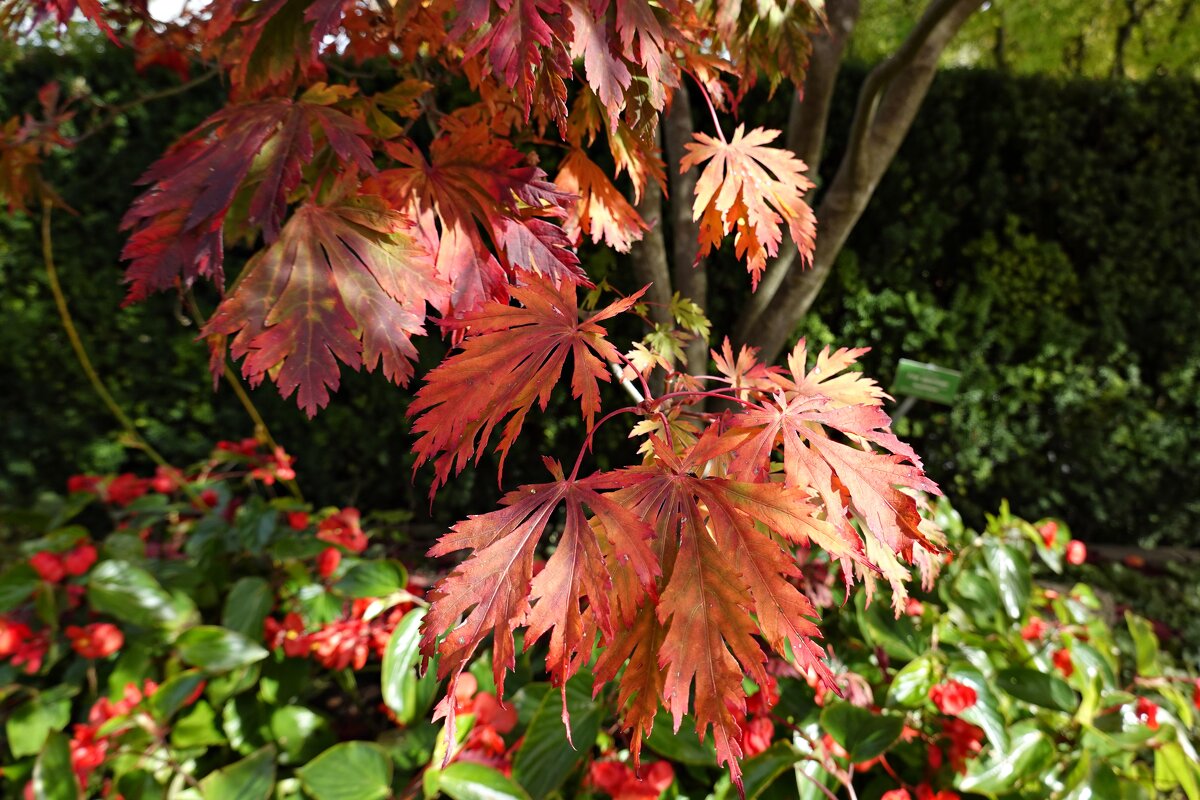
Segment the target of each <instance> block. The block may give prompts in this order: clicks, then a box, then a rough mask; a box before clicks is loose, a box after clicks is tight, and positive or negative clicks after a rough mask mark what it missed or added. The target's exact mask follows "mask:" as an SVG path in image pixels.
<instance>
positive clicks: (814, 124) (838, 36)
mask: <svg viewBox="0 0 1200 800" xmlns="http://www.w3.org/2000/svg"><path fill="white" fill-rule="evenodd" d="M825 14H826V20H827V28H826V31H825V33H823V34H822V35H819V36H816V37H814V38H813V51H812V57H811V58H810V59H809V62H808V73H807V74H806V75H805V78H804V86H803V88H798V89H797V91H796V93H795V94H794V95H793V96H792V108H791V113H790V114H789V115H788V130H787V138H786V142H787V147H788V149H789V150H791V151H792V152H793V153H795V154H796V155H797V157H799V158H800V160H801V161H803V162H804V163H805V164H807V165H808V175H809V177H810V178H811V179H812V180H813V181H814V182H816V181H817V180H818V175H817V172H818V170H819V168H820V166H821V155H822V150H823V149H824V146H825V131H826V129H827V128H828V127H829V110H830V108H832V106H833V95H834V88H835V87H836V85H837V76H838V72H840V71H841V68H842V57H843V55H844V54H845V52H846V44H847V43H848V42H849V41H850V35H851V34H852V33H853V32H854V26H855V25H856V24H857V23H858V14H859V3H858V0H829V2H827V3H826V4H825ZM816 191H817V190H816V189H814V190H813V192H810V193H809V199H810V201H811V198H812V197H813V194H814V193H815V192H816ZM796 256H797V252H796V243H795V242H793V241H792V239H791V237H790V236H787V237H784V240H783V243H782V244H781V245H780V246H779V255H778V256H777V257H776V258H775V260H774V261H772V262H771V263H770V264H769V265H768V266H767V271H766V272H765V273H764V274H763V278H762V280H761V281H760V282H759V284H758V290H757V291H756V292H755V293H754V294H753V295H751V296H750V298H749V300H747V302H746V306H745V308H743V309H742V313H741V316H740V317H739V319H738V324H737V326H736V327H735V328H734V338H735V339H736V340H737V341H739V342H745V341H748V340H749V339H750V331H751V329H752V328H753V327H754V326H755V325H757V324H758V321H759V318H760V317H761V316H762V314H763V312H764V311H766V309H767V306H768V305H769V304H770V302H771V300H772V299H773V298H774V297H775V293H776V292H778V291H779V287H780V285H782V283H783V278H784V276H785V275H787V273H788V270H789V269H791V267H792V264H794V263H795V261H796Z"/></svg>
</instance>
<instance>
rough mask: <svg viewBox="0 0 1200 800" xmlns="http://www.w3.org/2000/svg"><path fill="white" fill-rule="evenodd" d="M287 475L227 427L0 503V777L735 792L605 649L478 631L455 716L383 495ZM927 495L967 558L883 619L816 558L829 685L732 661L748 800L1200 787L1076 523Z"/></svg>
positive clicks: (339, 788) (13, 785)
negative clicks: (201, 452)
mask: <svg viewBox="0 0 1200 800" xmlns="http://www.w3.org/2000/svg"><path fill="white" fill-rule="evenodd" d="M292 478H294V470H293V468H292V465H291V459H290V458H289V457H288V456H287V455H286V454H284V453H283V452H282V451H278V450H276V451H272V450H271V449H270V448H268V447H264V446H261V445H260V444H259V443H258V442H256V441H254V440H247V441H242V442H223V443H221V444H220V445H219V446H218V447H217V449H216V450H215V451H214V452H213V454H212V456H211V457H210V458H208V459H206V460H205V461H204V462H202V463H200V464H197V465H194V466H193V467H191V468H188V469H185V470H171V469H160V470H158V471H157V473H156V474H154V475H150V476H145V477H139V476H135V475H132V474H122V475H108V476H92V475H81V476H76V477H75V478H74V479H72V481H71V483H70V486H69V487H68V489H69V491H68V492H67V493H66V495H65V496H61V497H56V498H53V499H52V498H51V497H50V496H47V498H46V499H45V500H44V501H43V503H41V504H40V506H39V507H38V508H35V509H32V510H29V511H24V512H15V511H12V510H10V511H8V512H6V513H5V516H4V533H5V534H6V537H5V539H6V541H9V544H8V545H6V546H7V547H9V548H10V549H12V550H13V552H10V553H9V555H10V557H9V558H8V559H6V560H8V561H9V563H10V564H11V566H10V567H9V568H8V569H7V570H6V571H5V572H4V573H3V575H2V576H0V610H2V613H3V616H2V617H0V685H2V686H3V687H4V688H3V689H2V690H0V715H2V716H3V720H4V726H5V734H6V737H5V746H4V750H3V753H2V756H0V758H2V760H3V781H4V782H3V784H0V785H2V786H3V791H4V793H5V796H11V797H23V796H32V797H36V798H55V799H56V800H57V798H76V797H80V796H85V797H118V796H119V797H123V798H126V799H127V800H132V798H151V797H155V798H157V797H164V796H169V797H180V798H227V797H246V798H269V797H277V798H292V797H310V798H314V799H315V800H337V799H338V798H351V797H352V798H387V797H421V796H423V797H434V796H437V795H439V794H441V795H444V796H449V797H452V798H456V800H473V799H474V798H478V797H483V796H489V797H512V798H526V797H530V798H539V799H540V798H546V797H597V798H604V797H612V798H618V800H633V798H654V797H659V796H664V797H692V798H700V797H713V798H726V797H732V796H736V788H735V787H734V786H733V784H732V783H731V781H730V778H729V775H728V773H727V772H726V771H725V770H724V769H722V768H720V767H719V766H718V762H717V755H716V752H715V750H714V749H713V747H712V745H711V743H702V742H701V741H699V740H698V739H697V738H696V735H695V734H694V733H693V732H692V731H693V726H691V725H689V724H687V722H686V721H685V722H684V724H683V725H682V726H681V727H680V728H679V732H678V733H672V731H671V724H670V720H669V719H663V718H661V717H660V718H659V720H658V723H659V724H658V725H656V726H655V727H654V729H653V732H652V733H651V735H650V736H649V737H648V738H647V740H646V742H645V748H646V751H647V752H646V753H644V755H643V760H642V765H641V768H640V770H635V769H634V767H633V765H632V763H631V760H630V756H631V753H630V747H631V744H632V742H631V739H630V737H629V736H628V734H626V733H625V732H623V731H622V729H621V728H620V727H619V726H618V725H616V724H614V723H615V722H616V718H617V710H618V708H619V706H620V704H621V701H622V698H621V697H620V693H619V692H618V690H617V689H616V687H615V686H610V687H603V686H600V687H598V691H597V690H594V687H593V682H592V674H591V670H592V668H594V664H588V665H586V666H584V667H583V668H582V669H581V670H580V671H579V673H578V674H576V675H575V676H574V677H572V678H570V679H569V680H568V681H566V683H565V685H561V686H555V685H554V682H553V678H552V676H551V675H549V674H547V673H546V672H545V671H544V669H542V668H541V667H539V666H537V665H539V664H543V663H545V661H544V656H545V655H546V649H547V646H546V645H545V644H543V643H539V644H536V645H534V647H533V648H531V649H530V650H529V651H526V652H522V651H521V647H520V642H519V639H520V635H519V634H518V648H517V649H518V653H519V655H518V656H517V658H516V663H515V670H514V672H513V673H512V674H511V675H510V676H509V679H508V681H507V685H506V687H505V696H504V698H503V700H501V699H500V698H499V697H498V696H497V687H496V685H495V683H494V680H493V671H492V668H491V666H492V665H491V663H490V661H491V654H490V653H488V652H484V653H483V654H482V656H481V657H480V658H479V659H477V660H476V661H474V662H473V663H472V664H471V666H470V667H469V670H468V671H467V672H466V673H464V675H463V676H462V677H461V678H460V679H459V680H458V682H457V685H456V687H455V690H454V695H453V702H454V703H455V705H456V711H457V713H458V725H457V729H456V731H455V733H454V735H453V740H452V741H450V740H448V738H447V731H446V727H445V726H444V725H442V724H438V723H435V722H434V721H432V720H431V718H430V717H431V711H432V707H433V704H434V701H435V699H436V698H437V697H438V695H439V693H440V691H441V686H440V685H439V681H438V680H437V678H436V677H435V676H436V674H437V673H436V670H435V669H433V668H432V667H431V668H429V669H425V670H424V671H423V670H422V664H421V656H420V652H419V640H420V631H419V629H420V624H421V622H422V619H423V617H424V615H425V614H426V609H427V598H428V596H429V586H430V585H431V584H432V582H433V581H434V579H436V578H437V577H438V575H435V574H432V573H428V572H425V571H418V572H415V573H410V572H409V571H408V570H407V569H406V568H405V566H404V565H402V564H401V563H399V562H398V561H395V560H393V559H391V558H389V553H390V552H391V551H392V550H393V548H394V546H395V545H394V541H393V540H392V539H391V538H389V537H388V536H387V535H386V534H384V535H376V534H375V528H376V527H377V526H376V525H375V524H374V523H373V521H374V520H380V521H385V520H387V517H386V515H378V516H377V515H370V514H367V515H363V514H360V513H359V511H358V510H356V509H353V508H324V509H313V508H310V507H307V506H305V505H304V504H303V503H301V502H300V501H298V500H296V499H295V498H294V497H292V496H291V495H290V494H289V493H288V492H287V491H286V490H285V489H284V488H283V487H284V484H285V482H287V481H290V480H291V479H292ZM932 513H933V514H934V515H935V516H936V517H937V520H936V521H937V522H938V523H939V524H940V525H941V527H942V528H943V530H945V531H946V533H947V535H948V537H949V544H950V546H951V548H952V549H953V550H954V552H955V555H954V556H953V557H951V556H946V560H947V561H948V562H949V563H948V564H946V565H945V568H944V572H943V574H942V577H941V578H940V579H939V581H938V582H937V586H936V588H933V587H926V590H925V591H921V592H917V593H915V594H914V595H913V596H912V597H910V598H908V599H907V600H906V601H904V602H903V604H902V605H901V608H900V609H899V610H900V613H899V615H897V614H895V613H894V612H893V609H892V607H891V604H890V603H889V599H890V598H889V596H888V594H889V591H890V590H888V589H886V588H884V587H880V588H879V589H878V591H877V593H876V595H875V597H873V598H871V599H870V601H869V602H868V597H867V596H866V593H864V592H854V593H852V594H851V596H850V597H849V598H847V596H846V590H845V587H844V585H843V583H842V581H841V580H840V576H839V574H838V570H837V569H836V568H835V567H834V565H831V564H830V562H829V559H828V557H827V556H826V555H824V554H820V553H818V552H817V551H815V550H814V551H813V552H812V553H802V558H801V562H802V572H803V577H802V578H798V579H797V580H796V581H795V584H796V586H797V587H798V588H801V589H802V590H803V591H804V592H805V594H806V596H807V597H808V598H809V600H810V601H811V602H812V604H813V606H814V607H815V608H819V609H821V610H822V616H823V619H822V630H823V631H824V632H825V640H824V644H825V646H826V648H827V650H828V652H829V653H830V659H829V666H830V668H831V669H832V672H833V676H834V678H835V683H834V685H833V686H832V687H830V686H828V685H826V684H825V683H824V682H823V681H821V680H820V679H819V678H818V676H817V674H816V670H808V671H806V672H802V671H798V670H797V669H796V668H795V667H794V666H792V665H791V664H789V663H788V662H787V661H785V660H783V659H780V658H775V659H772V660H771V661H770V662H769V663H768V665H767V670H766V672H767V676H768V677H767V678H766V679H765V680H763V681H761V682H758V683H751V682H749V681H747V684H746V691H747V693H748V695H749V701H748V703H747V706H746V711H745V713H744V714H742V715H741V716H740V718H739V719H738V720H737V723H738V730H739V731H740V733H739V735H738V738H739V742H738V744H739V746H740V748H741V750H742V752H743V754H744V758H745V760H744V762H743V771H744V780H745V791H746V794H747V796H749V797H763V798H773V797H780V798H782V797H796V796H799V797H802V798H821V797H830V796H857V797H860V798H887V800H904V798H913V799H917V800H922V799H928V798H937V799H938V800H949V799H950V798H955V797H961V798H972V797H990V798H1035V797H1038V798H1044V797H1055V798H1073V799H1074V800H1082V799H1083V798H1085V797H1104V798H1107V797H1113V798H1132V797H1153V796H1171V795H1172V794H1174V795H1178V796H1181V797H1182V796H1186V797H1188V798H1196V797H1198V796H1200V792H1198V789H1197V786H1198V781H1200V770H1198V768H1197V766H1196V765H1197V753H1196V750H1195V745H1194V737H1195V735H1196V733H1197V725H1196V723H1197V706H1198V704H1200V681H1198V680H1197V678H1196V677H1195V676H1194V675H1192V674H1189V673H1187V672H1185V671H1184V670H1182V669H1180V668H1179V667H1178V665H1177V663H1176V662H1175V661H1174V659H1172V657H1171V656H1170V655H1168V654H1167V653H1165V652H1164V651H1163V649H1162V648H1161V647H1160V643H1159V641H1158V638H1157V635H1156V633H1155V626H1154V625H1153V624H1152V623H1151V622H1149V621H1148V620H1146V619H1144V618H1141V617H1139V616H1137V615H1135V614H1133V613H1132V612H1130V611H1127V610H1125V611H1122V610H1121V609H1117V608H1114V607H1113V606H1112V604H1111V603H1109V604H1107V605H1106V604H1105V603H1104V602H1102V600H1101V599H1100V597H1099V596H1098V594H1097V592H1096V591H1095V590H1094V589H1093V588H1092V587H1091V586H1090V585H1088V584H1087V583H1083V582H1078V580H1077V579H1078V578H1079V576H1080V575H1081V574H1082V570H1084V569H1085V567H1083V566H1081V565H1082V564H1083V562H1084V560H1085V557H1086V552H1085V548H1084V546H1083V545H1082V543H1080V542H1078V541H1076V540H1073V539H1072V538H1071V537H1070V534H1069V532H1068V530H1067V528H1066V526H1065V525H1064V524H1062V523H1061V522H1058V521H1056V520H1042V521H1040V522H1038V523H1036V524H1031V523H1029V522H1026V521H1024V520H1021V519H1019V518H1018V517H1016V516H1014V515H1012V514H1011V513H1010V512H1009V511H1008V510H1007V509H1006V508H1002V509H1001V511H1000V512H999V513H998V514H997V515H995V516H993V517H991V518H989V524H988V526H987V528H986V529H985V530H984V531H983V532H982V533H977V532H975V531H972V530H970V529H968V528H966V527H965V526H963V524H962V522H961V520H960V519H959V518H958V516H957V514H956V513H955V512H954V511H953V509H952V508H950V506H949V505H948V504H947V503H945V502H942V503H940V504H938V505H936V506H935V507H934V509H933V511H932ZM378 527H379V529H380V530H386V528H387V526H386V525H379V526H378ZM18 541H19V542H20V543H19V544H15V545H14V544H12V542H18ZM545 555H547V553H541V554H540V555H539V559H538V565H539V566H540V565H541V564H544V561H542V560H541V559H542V557H544V556H545ZM436 563H437V562H428V563H427V564H426V567H427V568H434V567H435V566H436ZM831 567H833V568H831ZM535 569H536V567H535ZM443 571H444V570H443ZM1051 587H1059V588H1051ZM539 651H540V652H539ZM435 658H436V656H435ZM563 702H565V704H566V708H567V710H568V711H569V712H570V723H569V730H570V738H569V739H568V738H567V737H566V736H564V735H563V734H564V726H563V721H562V703H563ZM851 787H853V792H854V794H853V795H851V794H850V791H851Z"/></svg>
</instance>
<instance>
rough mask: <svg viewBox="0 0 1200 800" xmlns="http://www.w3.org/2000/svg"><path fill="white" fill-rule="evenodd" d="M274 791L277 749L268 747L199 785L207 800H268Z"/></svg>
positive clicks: (225, 768) (208, 776)
mask: <svg viewBox="0 0 1200 800" xmlns="http://www.w3.org/2000/svg"><path fill="white" fill-rule="evenodd" d="M274 788H275V748H274V747H273V746H271V745H267V746H266V747H263V748H261V749H259V750H256V751H254V752H253V753H251V754H250V755H248V756H246V757H245V758H243V759H242V760H241V761H235V762H234V763H232V764H230V765H229V766H227V767H224V768H222V769H219V770H217V771H216V772H212V773H209V774H208V775H206V776H205V778H204V780H202V781H200V794H201V795H202V796H203V797H204V800H267V798H269V797H270V796H271V793H272V791H273V790H274Z"/></svg>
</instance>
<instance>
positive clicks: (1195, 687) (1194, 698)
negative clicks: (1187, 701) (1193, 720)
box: [1192, 678, 1200, 711]
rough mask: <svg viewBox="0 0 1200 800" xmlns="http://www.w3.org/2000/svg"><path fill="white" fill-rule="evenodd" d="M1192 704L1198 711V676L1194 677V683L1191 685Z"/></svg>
mask: <svg viewBox="0 0 1200 800" xmlns="http://www.w3.org/2000/svg"><path fill="white" fill-rule="evenodd" d="M1192 705H1194V706H1195V707H1196V710H1197V711H1200V678H1196V683H1195V685H1193V686H1192Z"/></svg>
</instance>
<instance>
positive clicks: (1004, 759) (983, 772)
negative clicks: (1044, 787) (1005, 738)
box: [956, 723, 1054, 795]
mask: <svg viewBox="0 0 1200 800" xmlns="http://www.w3.org/2000/svg"><path fill="white" fill-rule="evenodd" d="M1053 760H1054V743H1053V742H1052V741H1051V740H1050V737H1049V736H1047V735H1046V734H1045V733H1044V732H1042V731H1041V730H1039V729H1038V728H1037V727H1036V725H1034V724H1033V723H1029V724H1026V725H1023V726H1018V727H1016V728H1014V729H1013V730H1012V732H1011V739H1010V745H1009V747H1007V748H1005V749H1003V750H999V751H996V752H994V753H992V755H991V756H990V757H989V758H987V759H983V760H978V759H977V760H973V761H968V762H967V774H966V775H961V776H959V777H958V779H957V780H956V785H957V786H958V788H959V789H961V790H962V791H964V792H977V793H979V794H991V795H995V794H1003V793H1007V792H1011V791H1013V790H1014V789H1017V788H1018V787H1020V786H1021V785H1022V784H1024V783H1025V782H1026V781H1038V782H1040V781H1041V780H1042V777H1043V775H1042V773H1043V771H1044V770H1045V769H1046V768H1047V767H1048V766H1049V765H1050V763H1051V762H1052V761H1053Z"/></svg>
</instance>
